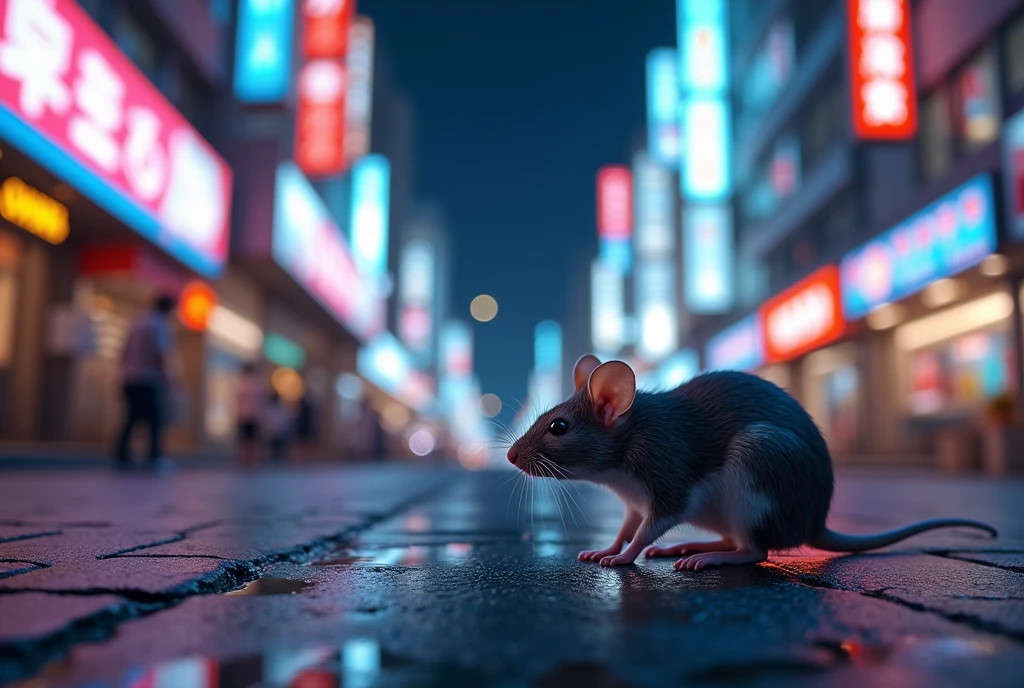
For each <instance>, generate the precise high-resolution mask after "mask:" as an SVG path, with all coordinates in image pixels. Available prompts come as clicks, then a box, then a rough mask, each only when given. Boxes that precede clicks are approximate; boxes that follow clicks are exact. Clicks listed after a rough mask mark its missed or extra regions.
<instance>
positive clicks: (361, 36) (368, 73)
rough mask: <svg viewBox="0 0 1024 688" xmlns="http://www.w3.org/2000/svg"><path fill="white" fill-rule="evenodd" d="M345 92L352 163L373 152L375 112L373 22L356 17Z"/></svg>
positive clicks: (348, 152) (347, 147)
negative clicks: (373, 114) (372, 134)
mask: <svg viewBox="0 0 1024 688" xmlns="http://www.w3.org/2000/svg"><path fill="white" fill-rule="evenodd" d="M346 65H347V66H348V91H347V92H346V93H345V108H346V112H345V158H346V159H347V161H348V164H349V165H351V164H352V163H353V162H354V161H355V160H357V159H358V158H361V157H362V156H364V155H366V154H367V153H369V152H370V122H371V120H372V113H373V22H371V21H370V20H369V19H367V18H366V17H356V18H355V20H354V21H353V22H352V28H351V29H350V30H349V43H348V57H347V58H346Z"/></svg>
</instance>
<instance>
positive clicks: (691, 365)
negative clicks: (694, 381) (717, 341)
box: [656, 349, 700, 389]
mask: <svg viewBox="0 0 1024 688" xmlns="http://www.w3.org/2000/svg"><path fill="white" fill-rule="evenodd" d="M699 372H700V358H699V356H698V355H697V352H696V351H694V350H693V349H683V350H682V351H677V352H676V353H674V354H673V355H672V356H671V357H669V358H668V359H666V360H665V362H664V363H662V364H661V365H660V366H658V370H657V371H656V379H657V380H658V384H659V385H660V386H661V387H662V388H664V389H675V388H676V387H678V386H679V385H681V384H683V383H685V382H688V381H689V380H690V379H691V378H693V377H694V376H696V375H697V373H699Z"/></svg>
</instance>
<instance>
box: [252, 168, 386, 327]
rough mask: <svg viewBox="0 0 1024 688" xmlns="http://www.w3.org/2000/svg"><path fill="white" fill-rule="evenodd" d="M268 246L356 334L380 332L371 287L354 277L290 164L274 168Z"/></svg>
mask: <svg viewBox="0 0 1024 688" xmlns="http://www.w3.org/2000/svg"><path fill="white" fill-rule="evenodd" d="M272 243H273V246H272V249H273V256H274V261H275V262H276V263H277V264H278V265H280V266H281V267H282V268H284V269H285V271H287V272H288V273H289V274H290V275H291V276H292V277H293V278H294V279H295V281H296V282H298V283H299V284H300V285H301V286H302V287H303V288H304V289H306V291H308V292H309V293H310V294H312V295H313V296H314V297H315V298H316V299H317V300H318V301H319V302H320V303H321V304H322V305H323V306H324V308H325V309H326V310H327V311H328V312H329V313H331V314H332V315H333V316H334V317H335V318H337V319H338V321H339V322H341V323H342V324H344V325H346V326H347V327H348V328H349V329H351V330H352V331H353V332H354V333H355V334H356V335H357V336H359V337H361V338H363V339H370V338H371V337H372V336H373V335H375V334H376V333H377V332H379V331H380V330H381V329H382V328H383V326H384V315H385V314H384V301H383V299H382V298H381V296H380V293H379V292H378V290H377V289H376V285H375V284H374V283H372V282H370V281H368V280H365V279H363V278H362V276H361V275H360V274H359V271H358V270H357V269H356V266H355V262H354V261H353V260H352V256H351V254H350V253H349V249H348V246H347V245H346V243H345V240H344V238H343V237H342V235H341V230H340V229H339V228H338V226H337V225H336V224H335V223H334V221H333V220H332V219H331V217H330V214H329V213H328V211H327V207H326V206H325V205H324V202H323V201H322V200H321V199H320V196H319V195H317V193H316V191H315V190H314V189H313V186H312V184H310V183H309V180H307V179H306V177H305V176H303V174H302V172H300V171H299V169H298V168H297V167H296V166H295V165H294V164H293V163H290V162H284V163H281V165H280V166H278V168H277V180H276V187H275V190H274V224H273V242H272Z"/></svg>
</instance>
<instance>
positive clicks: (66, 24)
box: [0, 0, 231, 276]
mask: <svg viewBox="0 0 1024 688" xmlns="http://www.w3.org/2000/svg"><path fill="white" fill-rule="evenodd" d="M0 136H2V137H3V138H5V139H7V140H9V141H16V142H17V145H18V148H20V149H21V150H22V151H23V152H25V153H26V154H28V155H29V156H30V157H32V158H34V159H35V160H36V161H37V162H39V163H40V164H42V165H43V167H45V168H46V169H48V170H49V171H50V172H52V173H53V174H54V175H56V176H57V177H60V178H62V179H64V180H65V181H67V182H69V183H70V184H72V185H73V186H75V187H76V188H77V189H78V190H79V191H80V192H81V193H82V194H83V195H84V196H86V197H88V198H89V199H90V200H92V201H93V202H95V203H96V204H97V205H99V206H100V207H101V208H103V209H104V210H106V211H107V212H109V213H110V214H111V215H113V216H114V217H115V218H117V219H118V220H120V221H122V222H124V223H125V224H126V225H128V226H129V227H132V228H134V229H135V230H136V231H137V232H139V233H140V234H142V235H143V236H145V237H146V238H147V239H149V240H150V241H152V242H153V243H155V244H157V245H159V246H161V247H163V248H164V249H165V250H166V251H168V252H169V253H171V254H172V255H174V256H175V257H176V258H178V259H179V260H181V261H182V262H184V263H186V264H188V265H189V266H191V267H192V268H194V269H195V270H197V271H198V272H201V273H203V274H204V275H205V276H214V275H216V274H218V273H219V272H220V270H221V268H222V267H223V264H224V261H225V258H226V256H227V248H228V227H229V216H230V206H231V169H230V168H229V167H228V165H227V163H225V162H224V160H223V159H221V158H220V156H218V155H217V153H216V152H215V151H214V150H213V148H211V147H210V145H209V144H208V143H207V142H206V141H204V140H203V139H202V138H201V137H200V136H199V134H198V133H197V132H196V131H195V129H193V128H192V126H191V125H190V124H189V123H188V122H187V121H186V120H185V118H184V117H182V116H181V114H180V113H178V111H177V110H175V109H174V108H173V107H172V106H171V104H170V103H168V102H167V100H166V99H165V98H164V97H163V96H162V95H161V94H160V92H159V91H157V89H156V88H155V87H154V86H153V85H152V84H151V83H149V81H147V80H146V78H145V77H144V76H142V74H141V73H140V72H139V71H138V69H137V68H136V67H135V66H134V65H133V64H132V63H131V61H130V60H128V59H127V58H126V57H125V56H124V55H123V54H122V53H121V52H120V51H119V50H118V49H117V46H115V45H114V43H113V42H112V41H111V40H110V38H109V37H108V36H107V35H106V33H104V32H103V30H102V29H100V28H99V27H98V26H97V25H96V24H95V23H94V22H93V21H92V19H90V18H89V16H88V15H87V14H86V13H85V12H84V11H83V10H82V8H81V7H79V6H78V4H77V3H76V2H73V1H72V0H50V1H49V2H39V0H0Z"/></svg>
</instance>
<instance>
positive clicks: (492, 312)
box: [469, 294, 498, 322]
mask: <svg viewBox="0 0 1024 688" xmlns="http://www.w3.org/2000/svg"><path fill="white" fill-rule="evenodd" d="M469 314H470V315H472V316H473V319H474V320H479V321H480V322H490V321H491V320H494V317H495V316H496V315H498V302H497V301H495V299H494V297H493V296H491V295H490V294H480V296H478V297H476V298H475V299H473V301H472V302H471V303H470V304H469Z"/></svg>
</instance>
